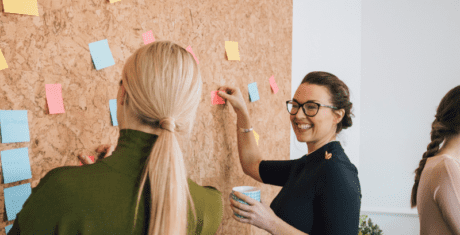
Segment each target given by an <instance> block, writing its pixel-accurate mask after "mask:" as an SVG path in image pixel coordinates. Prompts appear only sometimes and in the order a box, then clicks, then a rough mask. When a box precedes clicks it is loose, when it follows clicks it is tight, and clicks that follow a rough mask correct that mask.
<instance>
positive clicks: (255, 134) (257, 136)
mask: <svg viewBox="0 0 460 235" xmlns="http://www.w3.org/2000/svg"><path fill="white" fill-rule="evenodd" d="M252 132H254V137H256V143H257V145H259V134H257V133H256V131H255V130H254V129H253V130H252Z"/></svg>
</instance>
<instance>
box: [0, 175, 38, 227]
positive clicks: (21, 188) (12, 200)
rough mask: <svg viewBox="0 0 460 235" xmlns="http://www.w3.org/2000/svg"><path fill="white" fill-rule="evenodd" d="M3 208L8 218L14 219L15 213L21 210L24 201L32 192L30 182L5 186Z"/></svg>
mask: <svg viewBox="0 0 460 235" xmlns="http://www.w3.org/2000/svg"><path fill="white" fill-rule="evenodd" d="M3 192H4V193H5V208H6V217H7V218H8V220H15V219H16V215H17V214H18V213H19V212H21V210H22V207H23V205H24V203H25V202H26V201H27V199H28V198H29V196H30V195H31V194H32V188H31V187H30V183H27V184H21V185H18V186H14V187H10V188H5V189H4V190H3Z"/></svg>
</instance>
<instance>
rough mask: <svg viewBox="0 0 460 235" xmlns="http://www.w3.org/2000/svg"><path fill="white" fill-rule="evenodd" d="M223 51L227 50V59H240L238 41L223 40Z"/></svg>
mask: <svg viewBox="0 0 460 235" xmlns="http://www.w3.org/2000/svg"><path fill="white" fill-rule="evenodd" d="M225 51H226V52H227V58H228V60H238V61H239V60H240V53H239V51H238V42H233V41H225Z"/></svg>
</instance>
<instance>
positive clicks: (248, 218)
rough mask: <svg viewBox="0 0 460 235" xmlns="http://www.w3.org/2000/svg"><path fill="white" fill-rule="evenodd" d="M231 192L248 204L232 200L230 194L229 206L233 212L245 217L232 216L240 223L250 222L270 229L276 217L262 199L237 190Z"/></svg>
mask: <svg viewBox="0 0 460 235" xmlns="http://www.w3.org/2000/svg"><path fill="white" fill-rule="evenodd" d="M233 194H234V195H235V196H237V197H238V198H240V199H241V200H243V201H245V202H246V203H248V204H249V205H246V204H243V203H240V202H238V201H236V200H233V198H232V195H231V194H230V207H231V208H232V210H233V212H235V213H236V214H238V215H241V216H244V217H245V218H239V217H237V216H236V215H235V214H233V218H234V219H235V220H237V221H239V222H241V223H248V224H252V225H254V226H256V227H258V228H260V229H263V230H265V231H268V232H269V231H272V229H273V228H272V226H273V224H274V222H275V221H276V219H277V218H278V217H277V216H276V214H275V212H273V210H272V209H271V208H270V206H269V205H267V204H266V203H265V202H264V201H263V200H262V198H260V201H261V202H258V201H256V200H254V199H252V198H251V197H249V196H246V195H244V194H243V193H240V192H237V191H235V192H233Z"/></svg>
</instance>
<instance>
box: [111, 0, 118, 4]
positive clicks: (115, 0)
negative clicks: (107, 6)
mask: <svg viewBox="0 0 460 235" xmlns="http://www.w3.org/2000/svg"><path fill="white" fill-rule="evenodd" d="M119 1H121V0H110V3H114V2H119Z"/></svg>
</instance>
